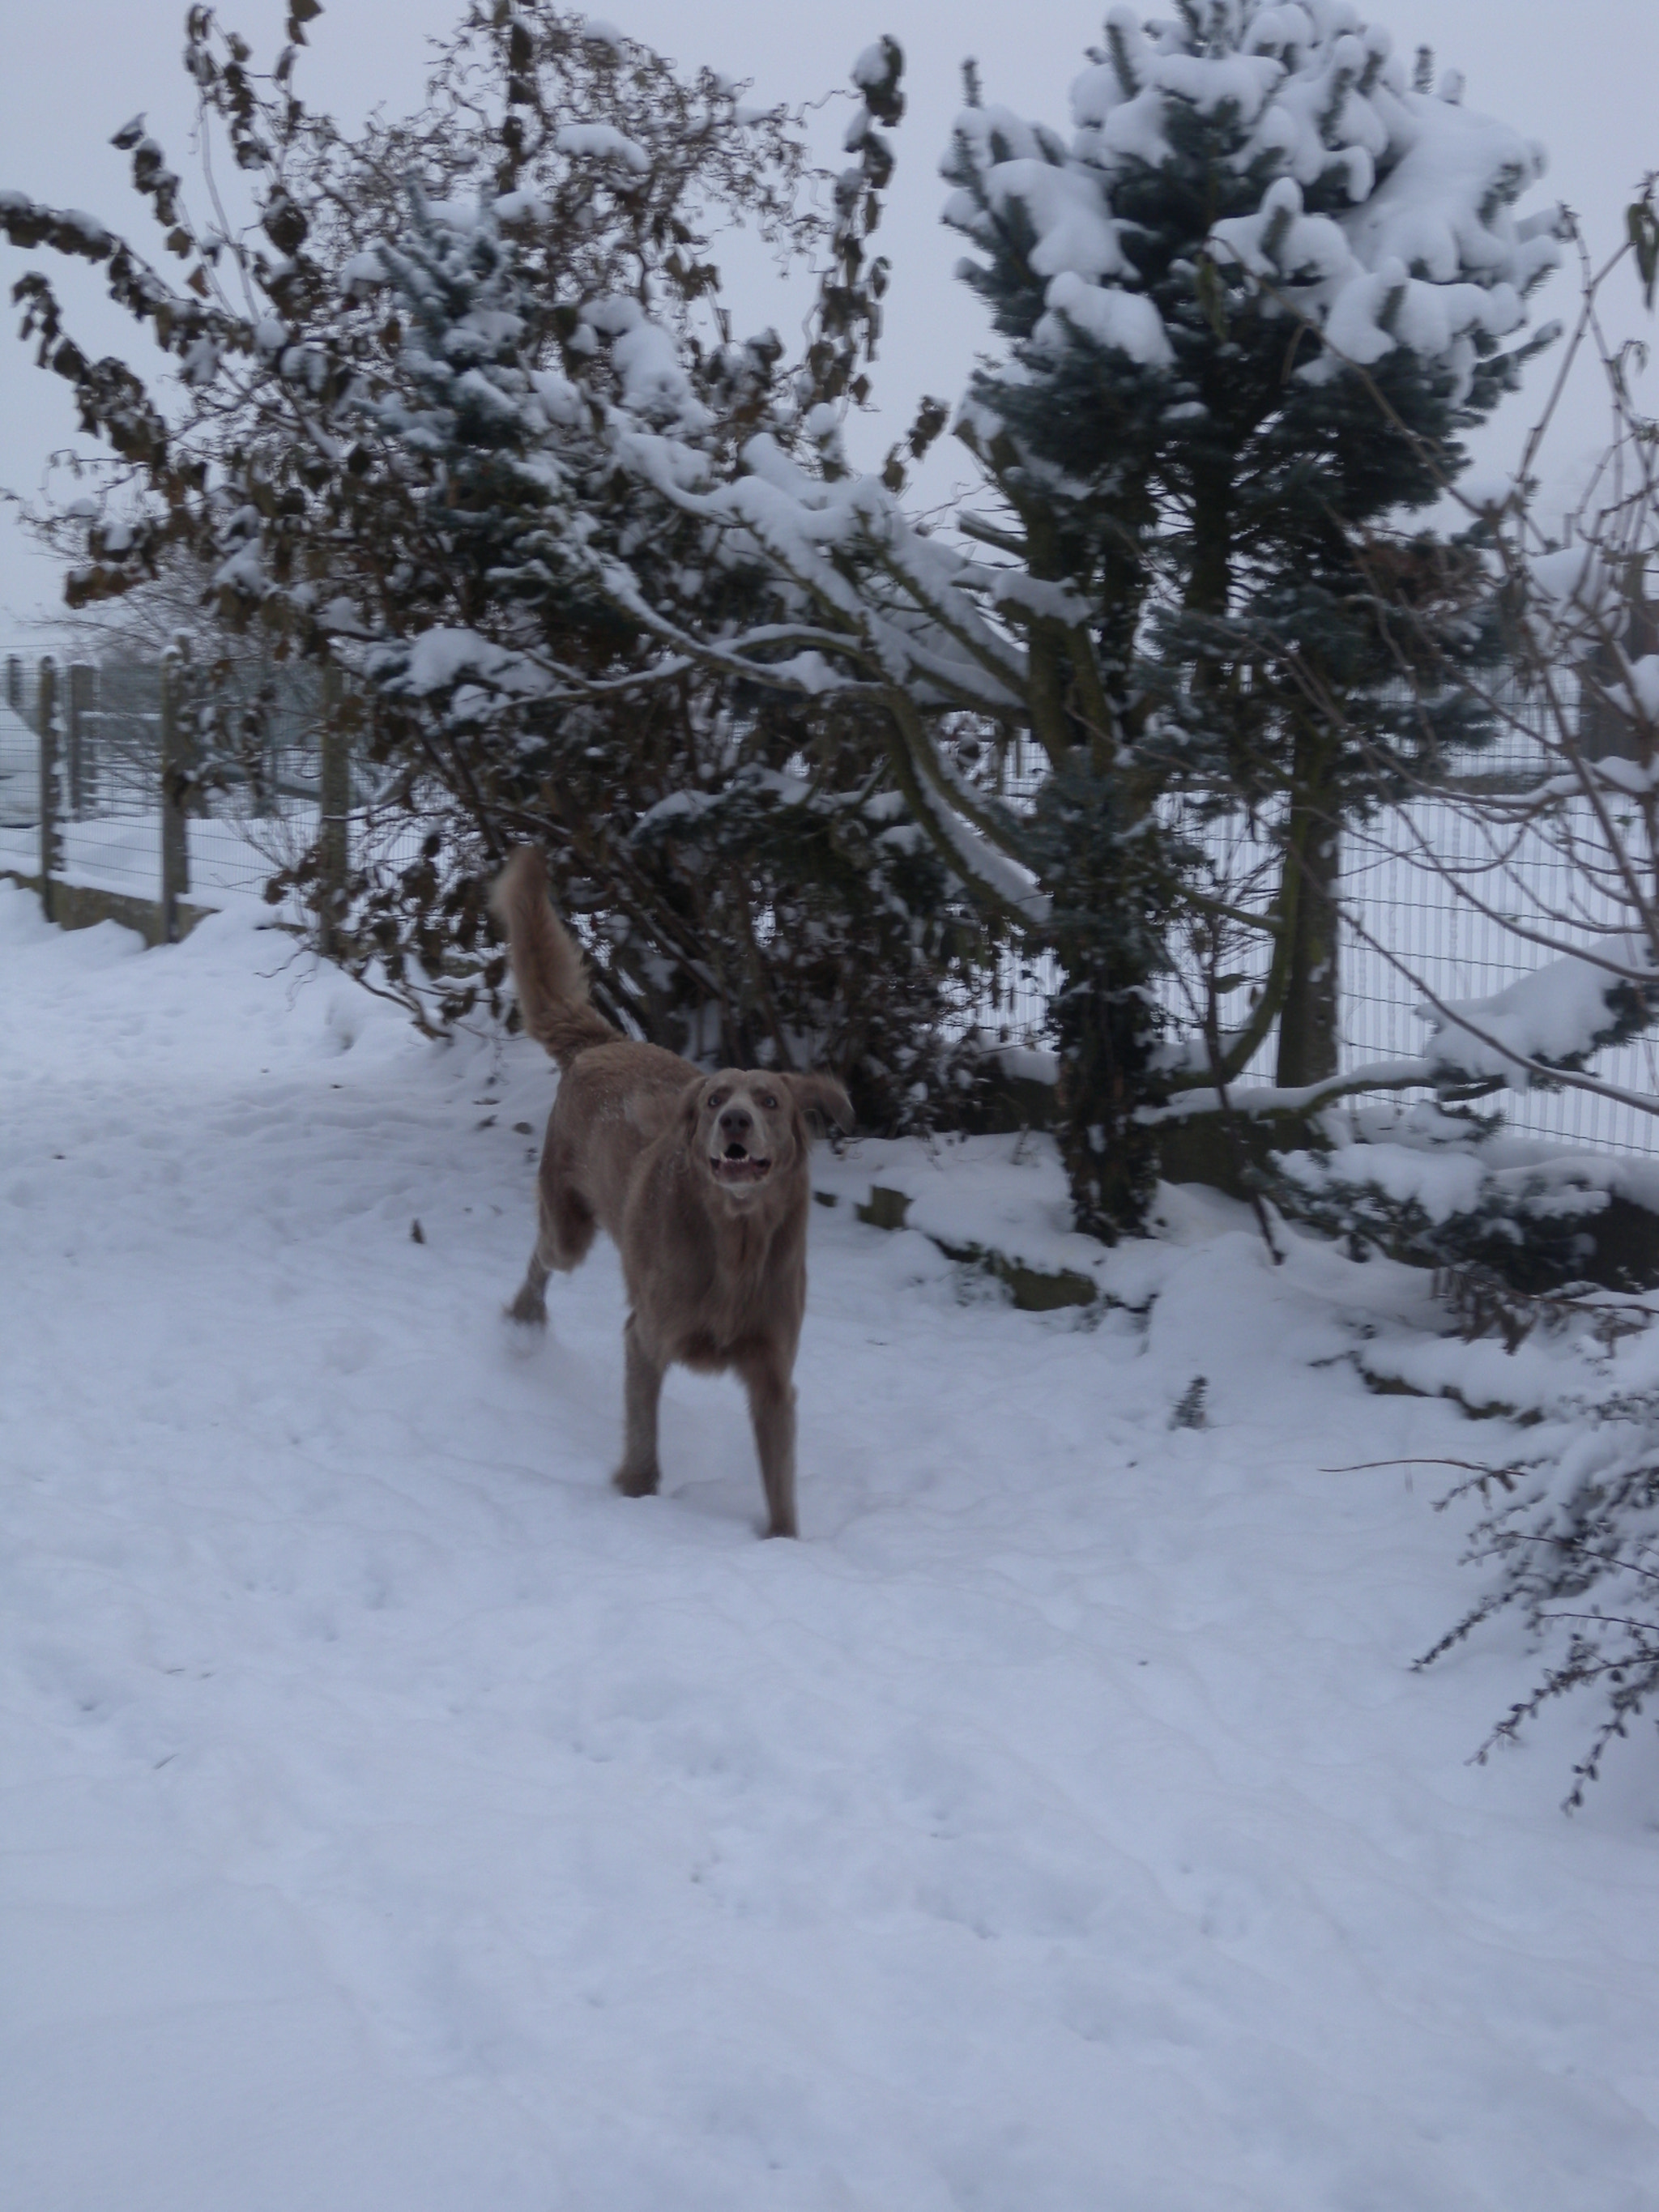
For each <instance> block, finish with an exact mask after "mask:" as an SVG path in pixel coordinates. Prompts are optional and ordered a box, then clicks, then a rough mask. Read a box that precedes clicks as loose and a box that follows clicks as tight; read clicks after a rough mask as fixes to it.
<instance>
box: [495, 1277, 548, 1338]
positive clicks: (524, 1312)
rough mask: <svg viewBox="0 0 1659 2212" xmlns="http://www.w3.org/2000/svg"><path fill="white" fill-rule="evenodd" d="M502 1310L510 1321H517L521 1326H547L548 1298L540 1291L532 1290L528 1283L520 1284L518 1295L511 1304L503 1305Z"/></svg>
mask: <svg viewBox="0 0 1659 2212" xmlns="http://www.w3.org/2000/svg"><path fill="white" fill-rule="evenodd" d="M501 1311H502V1313H503V1314H505V1315H506V1316H507V1320H508V1321H515V1322H518V1323H519V1324H520V1327H521V1328H546V1327H547V1300H546V1299H545V1298H544V1297H542V1296H541V1295H540V1293H539V1292H538V1291H532V1289H531V1287H530V1285H529V1284H528V1283H524V1284H521V1285H520V1289H519V1295H518V1296H517V1297H515V1298H514V1299H513V1302H512V1304H510V1305H505V1306H503V1307H502V1308H501Z"/></svg>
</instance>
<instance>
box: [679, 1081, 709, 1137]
mask: <svg viewBox="0 0 1659 2212" xmlns="http://www.w3.org/2000/svg"><path fill="white" fill-rule="evenodd" d="M707 1082H708V1077H707V1076H706V1075H698V1076H694V1077H693V1078H692V1079H691V1081H690V1083H688V1084H687V1085H686V1086H685V1088H684V1091H681V1093H680V1121H681V1124H682V1126H683V1127H684V1130H685V1133H686V1134H687V1136H688V1137H689V1136H690V1135H691V1134H693V1133H694V1132H695V1131H696V1126H697V1116H698V1115H699V1114H700V1113H702V1094H703V1086H704V1085H706V1084H707Z"/></svg>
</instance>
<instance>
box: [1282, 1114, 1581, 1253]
mask: <svg viewBox="0 0 1659 2212" xmlns="http://www.w3.org/2000/svg"><path fill="white" fill-rule="evenodd" d="M1328 1124H1329V1125H1332V1135H1333V1138H1334V1141H1333V1142H1332V1144H1331V1145H1330V1146H1329V1149H1328V1150H1325V1151H1321V1152H1291V1153H1287V1154H1285V1155H1282V1156H1281V1157H1280V1158H1279V1159H1278V1161H1277V1164H1276V1171H1275V1172H1274V1174H1273V1176H1272V1178H1271V1190H1272V1194H1273V1197H1274V1199H1275V1200H1277V1201H1278V1203H1279V1205H1280V1206H1282V1207H1283V1208H1284V1210H1285V1212H1286V1213H1287V1214H1289V1215H1290V1216H1291V1218H1293V1219H1297V1220H1301V1221H1305V1222H1307V1223H1309V1224H1310V1225H1311V1226H1312V1227H1314V1228H1316V1229H1320V1230H1322V1231H1325V1232H1326V1233H1327V1234H1328V1235H1331V1236H1335V1237H1341V1238H1342V1239H1343V1240H1344V1241H1345V1242H1346V1244H1347V1247H1348V1249H1349V1251H1350V1252H1351V1254H1352V1255H1353V1256H1354V1257H1355V1258H1363V1257H1364V1256H1365V1255H1367V1254H1368V1253H1369V1252H1370V1251H1373V1250H1375V1251H1379V1252H1383V1253H1385V1254H1387V1255H1388V1256H1389V1258H1391V1259H1395V1260H1402V1261H1406V1262H1407V1264H1408V1265H1411V1266H1413V1267H1432V1268H1435V1269H1437V1270H1442V1271H1447V1270H1449V1271H1455V1272H1456V1273H1459V1274H1467V1273H1468V1271H1471V1270H1473V1271H1474V1273H1475V1275H1476V1276H1477V1277H1480V1276H1486V1277H1490V1278H1491V1279H1493V1280H1495V1281H1496V1282H1497V1283H1498V1284H1501V1285H1507V1286H1508V1287H1510V1289H1513V1290H1516V1291H1522V1292H1538V1291H1551V1290H1556V1289H1559V1288H1562V1287H1565V1286H1566V1285H1572V1284H1581V1283H1583V1282H1585V1281H1586V1280H1588V1279H1597V1277H1598V1273H1599V1270H1598V1263H1597V1252H1596V1238H1595V1228H1596V1225H1597V1222H1598V1220H1599V1219H1600V1218H1601V1217H1602V1216H1603V1215H1605V1214H1606V1213H1607V1209H1608V1207H1609V1206H1610V1204H1611V1203H1612V1199H1613V1194H1612V1190H1611V1188H1610V1183H1611V1182H1612V1181H1613V1170H1612V1164H1611V1163H1598V1162H1596V1161H1595V1160H1592V1159H1587V1158H1584V1157H1583V1156H1582V1155H1579V1156H1571V1157H1561V1156H1559V1154H1558V1155H1557V1156H1554V1157H1552V1154H1551V1148H1550V1147H1549V1146H1547V1145H1544V1144H1541V1143H1539V1142H1536V1141H1529V1140H1527V1139H1515V1138H1504V1137H1503V1136H1502V1135H1501V1134H1500V1133H1499V1128H1500V1124H1499V1122H1498V1120H1497V1118H1496V1117H1493V1118H1492V1120H1489V1121H1480V1120H1476V1119H1474V1117H1472V1116H1470V1115H1467V1114H1464V1113H1458V1112H1446V1111H1443V1110H1442V1109H1439V1108H1437V1107H1434V1106H1428V1105H1421V1106H1412V1107H1407V1108H1405V1109H1392V1108H1383V1107H1369V1108H1364V1109H1360V1110H1359V1111H1358V1112H1357V1113H1356V1114H1354V1115H1352V1117H1351V1118H1349V1119H1348V1120H1347V1121H1346V1126H1344V1124H1343V1123H1342V1122H1340V1121H1338V1118H1337V1117H1336V1116H1334V1115H1332V1116H1329V1117H1328Z"/></svg>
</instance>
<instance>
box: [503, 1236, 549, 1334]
mask: <svg viewBox="0 0 1659 2212" xmlns="http://www.w3.org/2000/svg"><path fill="white" fill-rule="evenodd" d="M548 1273H549V1269H548V1265H547V1262H546V1261H545V1260H544V1259H543V1257H542V1245H541V1239H540V1237H538V1238H537V1240H536V1249H535V1250H534V1251H533V1252H532V1254H531V1255H530V1265H529V1266H528V1267H526V1269H525V1271H524V1280H523V1282H521V1283H520V1285H519V1290H518V1295H517V1297H514V1298H513V1301H512V1303H511V1304H509V1305H508V1306H507V1319H508V1320H509V1321H518V1322H523V1323H524V1324H525V1326H526V1328H546V1327H547V1278H548Z"/></svg>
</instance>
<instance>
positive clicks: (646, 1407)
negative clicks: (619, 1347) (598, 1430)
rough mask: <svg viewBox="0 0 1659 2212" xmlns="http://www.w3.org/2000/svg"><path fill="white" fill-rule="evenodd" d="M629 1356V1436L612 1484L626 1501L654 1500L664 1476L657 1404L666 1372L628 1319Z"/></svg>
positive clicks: (625, 1346)
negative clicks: (658, 1451) (658, 1444)
mask: <svg viewBox="0 0 1659 2212" xmlns="http://www.w3.org/2000/svg"><path fill="white" fill-rule="evenodd" d="M623 1352H625V1354H626V1356H627V1370H628V1371H627V1379H626V1382H625V1383H624V1384H623V1396H624V1415H625V1419H626V1424H627V1426H626V1432H625V1436H624V1439H623V1463H622V1465H621V1466H620V1467H619V1468H617V1472H616V1474H614V1475H613V1476H612V1477H611V1480H612V1481H613V1482H614V1483H615V1484H616V1486H617V1489H618V1490H620V1491H621V1492H622V1494H623V1497H624V1498H652V1497H654V1496H655V1495H656V1490H657V1485H658V1484H659V1482H660V1481H661V1480H662V1476H661V1474H660V1471H659V1468H658V1466H657V1403H658V1401H659V1399H660V1397H661V1396H662V1370H661V1368H660V1367H659V1366H658V1364H657V1363H656V1361H655V1360H654V1359H653V1358H652V1357H651V1355H650V1353H649V1352H647V1350H646V1348H645V1346H643V1345H642V1344H641V1342H640V1325H639V1322H638V1321H637V1319H636V1318H635V1316H634V1315H632V1314H629V1316H628V1326H627V1328H625V1329H623Z"/></svg>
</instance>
